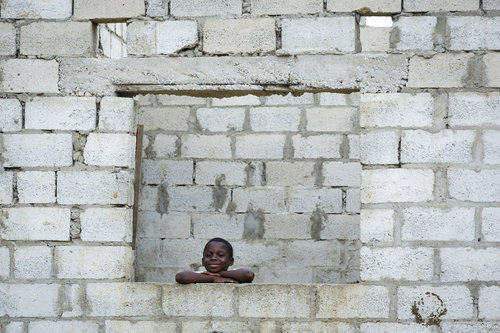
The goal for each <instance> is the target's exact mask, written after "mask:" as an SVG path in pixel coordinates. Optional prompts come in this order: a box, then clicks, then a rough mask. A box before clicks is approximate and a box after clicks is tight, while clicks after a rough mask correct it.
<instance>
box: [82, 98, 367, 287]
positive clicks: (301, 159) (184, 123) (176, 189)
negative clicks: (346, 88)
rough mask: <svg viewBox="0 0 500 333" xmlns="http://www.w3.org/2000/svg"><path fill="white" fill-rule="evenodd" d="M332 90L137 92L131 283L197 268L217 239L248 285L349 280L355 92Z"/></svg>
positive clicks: (354, 234)
mask: <svg viewBox="0 0 500 333" xmlns="http://www.w3.org/2000/svg"><path fill="white" fill-rule="evenodd" d="M340 96H341V97H347V98H343V99H341V100H340V101H338V102H336V103H328V99H330V100H332V99H334V98H339V94H332V93H318V94H312V93H305V94H302V95H301V96H297V97H295V96H293V95H291V94H288V95H271V96H267V97H258V96H255V95H245V96H240V97H227V98H201V97H198V98H194V97H193V98H182V97H179V96H175V95H158V96H147V97H146V98H144V99H143V101H142V103H141V106H140V108H139V120H138V121H139V123H144V124H145V133H146V136H147V140H146V141H145V142H146V145H145V147H144V151H145V155H144V156H143V161H142V163H143V167H142V185H143V187H142V192H141V196H140V199H139V202H140V210H139V220H138V230H139V238H138V247H137V271H136V275H137V278H138V280H139V281H155V282H174V277H175V273H176V272H178V271H181V270H185V269H187V268H191V269H195V270H198V269H200V266H201V252H200V250H201V248H202V247H203V245H204V243H205V242H206V241H207V240H208V239H210V238H212V237H216V236H219V237H224V238H226V239H228V240H229V241H231V242H232V243H233V246H234V248H235V255H236V258H235V259H236V263H235V265H236V266H240V265H244V266H247V267H251V268H252V269H253V270H255V271H256V273H257V274H256V282H259V283H334V282H335V283H336V282H356V281H358V280H359V245H360V244H359V209H360V207H359V186H360V175H361V165H360V163H359V157H358V156H357V155H355V154H354V152H355V151H356V150H358V147H357V144H358V142H357V141H353V140H351V141H349V137H350V138H351V139H352V138H354V137H358V131H359V127H358V118H359V116H358V107H357V105H358V99H359V94H357V93H354V94H351V95H340ZM347 100H349V102H348V101H347ZM351 103H352V104H351ZM328 104H337V105H328ZM108 143H109V142H108ZM88 144H89V140H87V145H88ZM115 151H116V152H118V151H117V150H116V149H115ZM193 251H194V253H190V252H193ZM174 253H189V255H187V257H188V258H189V259H187V258H186V256H175V255H173V254H174ZM249 253H252V256H251V257H248V254H249ZM299 271H301V273H300V274H296V273H297V272H299Z"/></svg>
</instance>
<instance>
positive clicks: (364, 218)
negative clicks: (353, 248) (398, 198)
mask: <svg viewBox="0 0 500 333" xmlns="http://www.w3.org/2000/svg"><path fill="white" fill-rule="evenodd" d="M393 233H394V211H393V210H392V209H363V210H362V211H361V221H360V239H361V241H362V242H363V243H367V242H391V241H392V240H393V237H394V235H393Z"/></svg>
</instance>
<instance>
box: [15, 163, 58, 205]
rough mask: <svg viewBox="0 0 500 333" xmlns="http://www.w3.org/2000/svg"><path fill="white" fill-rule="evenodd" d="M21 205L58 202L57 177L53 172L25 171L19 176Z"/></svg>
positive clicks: (18, 185) (18, 190)
mask: <svg viewBox="0 0 500 333" xmlns="http://www.w3.org/2000/svg"><path fill="white" fill-rule="evenodd" d="M17 192H18V198H19V203H52V202H56V175H55V172H53V171H23V172H19V173H18V174H17Z"/></svg>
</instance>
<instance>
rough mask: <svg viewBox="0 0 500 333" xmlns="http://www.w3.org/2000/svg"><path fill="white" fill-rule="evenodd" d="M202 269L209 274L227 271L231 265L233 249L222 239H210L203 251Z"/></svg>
mask: <svg viewBox="0 0 500 333" xmlns="http://www.w3.org/2000/svg"><path fill="white" fill-rule="evenodd" d="M201 262H202V264H203V267H205V269H206V270H207V272H210V273H218V272H222V271H227V269H228V267H229V266H232V265H233V262H234V258H233V247H232V246H231V244H230V243H229V242H228V241H227V240H225V239H222V238H212V239H211V240H209V241H208V243H207V244H206V245H205V248H204V249H203V258H202V260H201Z"/></svg>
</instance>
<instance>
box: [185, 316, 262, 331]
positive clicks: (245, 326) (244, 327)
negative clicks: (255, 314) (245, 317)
mask: <svg viewBox="0 0 500 333" xmlns="http://www.w3.org/2000/svg"><path fill="white" fill-rule="evenodd" d="M240 320H241V319H240ZM254 327H255V325H254V324H253V323H252V322H251V321H214V320H210V321H185V322H183V323H182V333H199V332H251V331H252V330H253V329H254Z"/></svg>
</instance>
